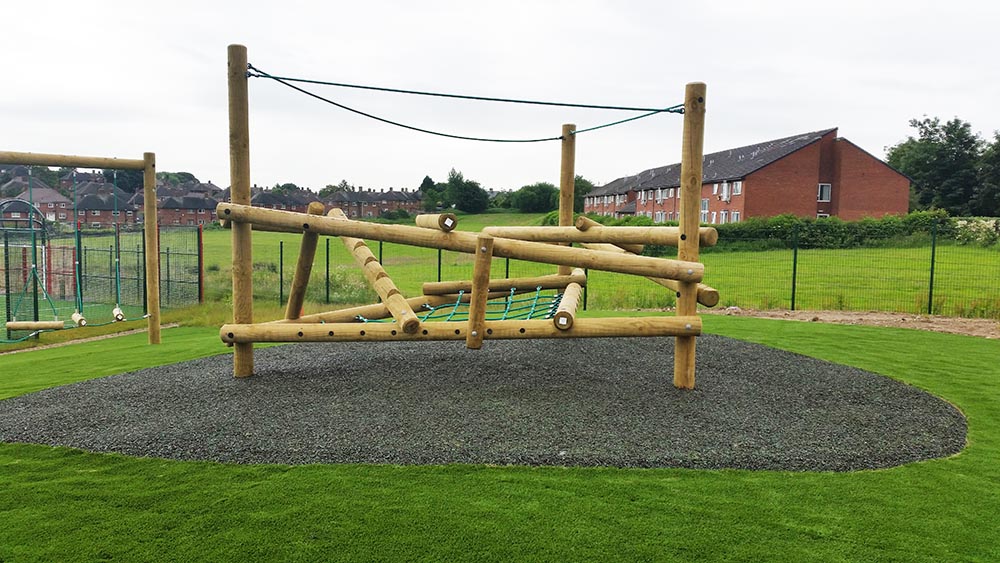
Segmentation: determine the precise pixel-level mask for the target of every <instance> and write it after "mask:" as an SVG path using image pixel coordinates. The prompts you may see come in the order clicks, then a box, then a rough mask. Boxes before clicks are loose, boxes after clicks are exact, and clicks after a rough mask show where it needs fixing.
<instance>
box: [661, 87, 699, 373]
mask: <svg viewBox="0 0 1000 563" xmlns="http://www.w3.org/2000/svg"><path fill="white" fill-rule="evenodd" d="M705 90H706V89H705V84H703V83H701V82H692V83H690V84H688V85H687V87H686V88H685V91H684V130H683V135H682V137H683V138H682V140H681V195H680V198H681V200H680V232H681V240H680V244H679V245H678V247H677V249H678V250H677V257H678V258H680V259H681V260H690V261H692V262H697V261H698V243H699V237H698V236H695V235H696V233H698V224H699V212H700V209H699V208H700V206H701V186H702V181H703V176H702V159H703V156H704V155H703V152H702V149H703V145H704V141H705ZM664 277H665V276H664ZM679 281H683V282H684V283H681V284H680V285H679V288H678V290H677V292H678V293H679V294H680V296H679V297H678V298H677V314H678V315H680V316H689V315H695V314H697V312H698V284H697V283H696V282H698V281H701V280H679ZM695 341H696V339H695V338H694V337H690V336H678V337H677V344H676V345H675V346H674V387H677V388H679V389H694V384H695V375H694V371H695V369H694V368H695Z"/></svg>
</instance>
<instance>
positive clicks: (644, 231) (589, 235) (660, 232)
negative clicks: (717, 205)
mask: <svg viewBox="0 0 1000 563" xmlns="http://www.w3.org/2000/svg"><path fill="white" fill-rule="evenodd" d="M483 232H484V233H486V234H490V235H493V236H495V237H504V238H510V239H515V240H525V241H533V242H580V243H583V242H605V243H611V244H627V245H640V244H658V245H662V246H677V243H678V242H679V241H680V229H679V228H678V227H605V226H599V227H589V228H588V229H587V230H584V231H581V230H580V229H578V228H576V227H486V228H485V229H483ZM698 235H699V237H700V241H699V242H702V243H703V244H702V246H713V245H715V243H716V242H718V240H719V233H718V231H716V230H715V229H713V228H711V227H702V228H701V229H699V233H698Z"/></svg>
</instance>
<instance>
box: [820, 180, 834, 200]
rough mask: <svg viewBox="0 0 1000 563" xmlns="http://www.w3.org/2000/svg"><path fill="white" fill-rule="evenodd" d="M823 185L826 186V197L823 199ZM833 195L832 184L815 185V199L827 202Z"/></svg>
mask: <svg viewBox="0 0 1000 563" xmlns="http://www.w3.org/2000/svg"><path fill="white" fill-rule="evenodd" d="M823 186H826V199H823ZM832 196H833V185H832V184H822V183H821V184H819V185H818V186H817V187H816V201H819V202H828V201H830V198H831V197H832Z"/></svg>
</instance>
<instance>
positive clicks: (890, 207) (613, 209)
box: [584, 128, 910, 224]
mask: <svg viewBox="0 0 1000 563" xmlns="http://www.w3.org/2000/svg"><path fill="white" fill-rule="evenodd" d="M702 172H703V175H702V182H703V184H702V190H701V202H700V209H701V222H702V223H708V224H721V223H731V222H737V221H741V220H743V219H746V218H748V217H770V216H774V215H781V214H784V213H788V214H792V215H796V216H799V217H830V216H833V217H840V218H841V219H844V220H848V221H851V220H856V219H861V218H863V217H882V216H884V215H893V214H895V215H904V214H906V213H907V211H908V210H909V195H910V180H909V178H907V177H906V176H904V175H903V174H901V173H900V172H898V171H896V170H895V169H893V168H891V167H890V166H889V165H888V164H886V163H884V162H882V161H881V160H879V159H877V158H875V157H874V156H872V155H871V154H869V153H868V152H866V151H864V150H863V149H861V148H860V147H858V146H857V145H855V144H854V143H852V142H850V141H848V140H847V139H844V138H840V137H837V129H836V128H834V129H826V130H823V131H815V132H812V133H804V134H802V135H795V136H792V137H785V138H782V139H775V140H773V141H767V142H764V143H757V144H755V145H749V146H746V147H739V148H734V149H728V150H725V151H720V152H716V153H712V154H708V155H705V157H704V160H703V171H702ZM679 186H680V164H671V165H669V166H663V167H660V168H653V169H650V170H645V171H643V172H640V173H639V174H636V175H634V176H627V177H624V178H619V179H617V180H615V181H614V182H611V183H610V184H607V185H605V186H601V187H600V188H596V189H595V190H593V191H592V192H591V193H590V194H589V195H588V196H587V197H586V198H585V199H584V211H585V212H588V213H597V214H601V215H614V216H616V217H620V216H622V215H636V214H638V215H645V216H647V217H650V218H651V219H653V220H654V221H656V222H662V221H676V220H677V218H678V210H679V207H678V199H677V198H678V195H679V191H678V189H677V188H678V187H679Z"/></svg>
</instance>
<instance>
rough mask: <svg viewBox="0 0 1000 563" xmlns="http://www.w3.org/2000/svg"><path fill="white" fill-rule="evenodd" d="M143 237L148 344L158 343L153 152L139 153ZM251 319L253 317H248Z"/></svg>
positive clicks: (157, 255) (158, 321)
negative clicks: (140, 157)
mask: <svg viewBox="0 0 1000 563" xmlns="http://www.w3.org/2000/svg"><path fill="white" fill-rule="evenodd" d="M142 163H143V169H142V197H143V201H142V209H143V211H142V213H143V218H142V221H143V226H142V228H143V238H144V239H145V240H144V241H143V245H144V250H145V254H146V313H147V314H148V315H149V316H147V317H146V332H147V333H148V334H147V335H146V336H147V339H148V341H149V343H150V344H159V343H160V236H159V233H160V229H159V223H158V222H159V216H158V215H157V212H156V155H155V154H153V153H151V152H147V153H143V155H142ZM251 320H252V319H251Z"/></svg>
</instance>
